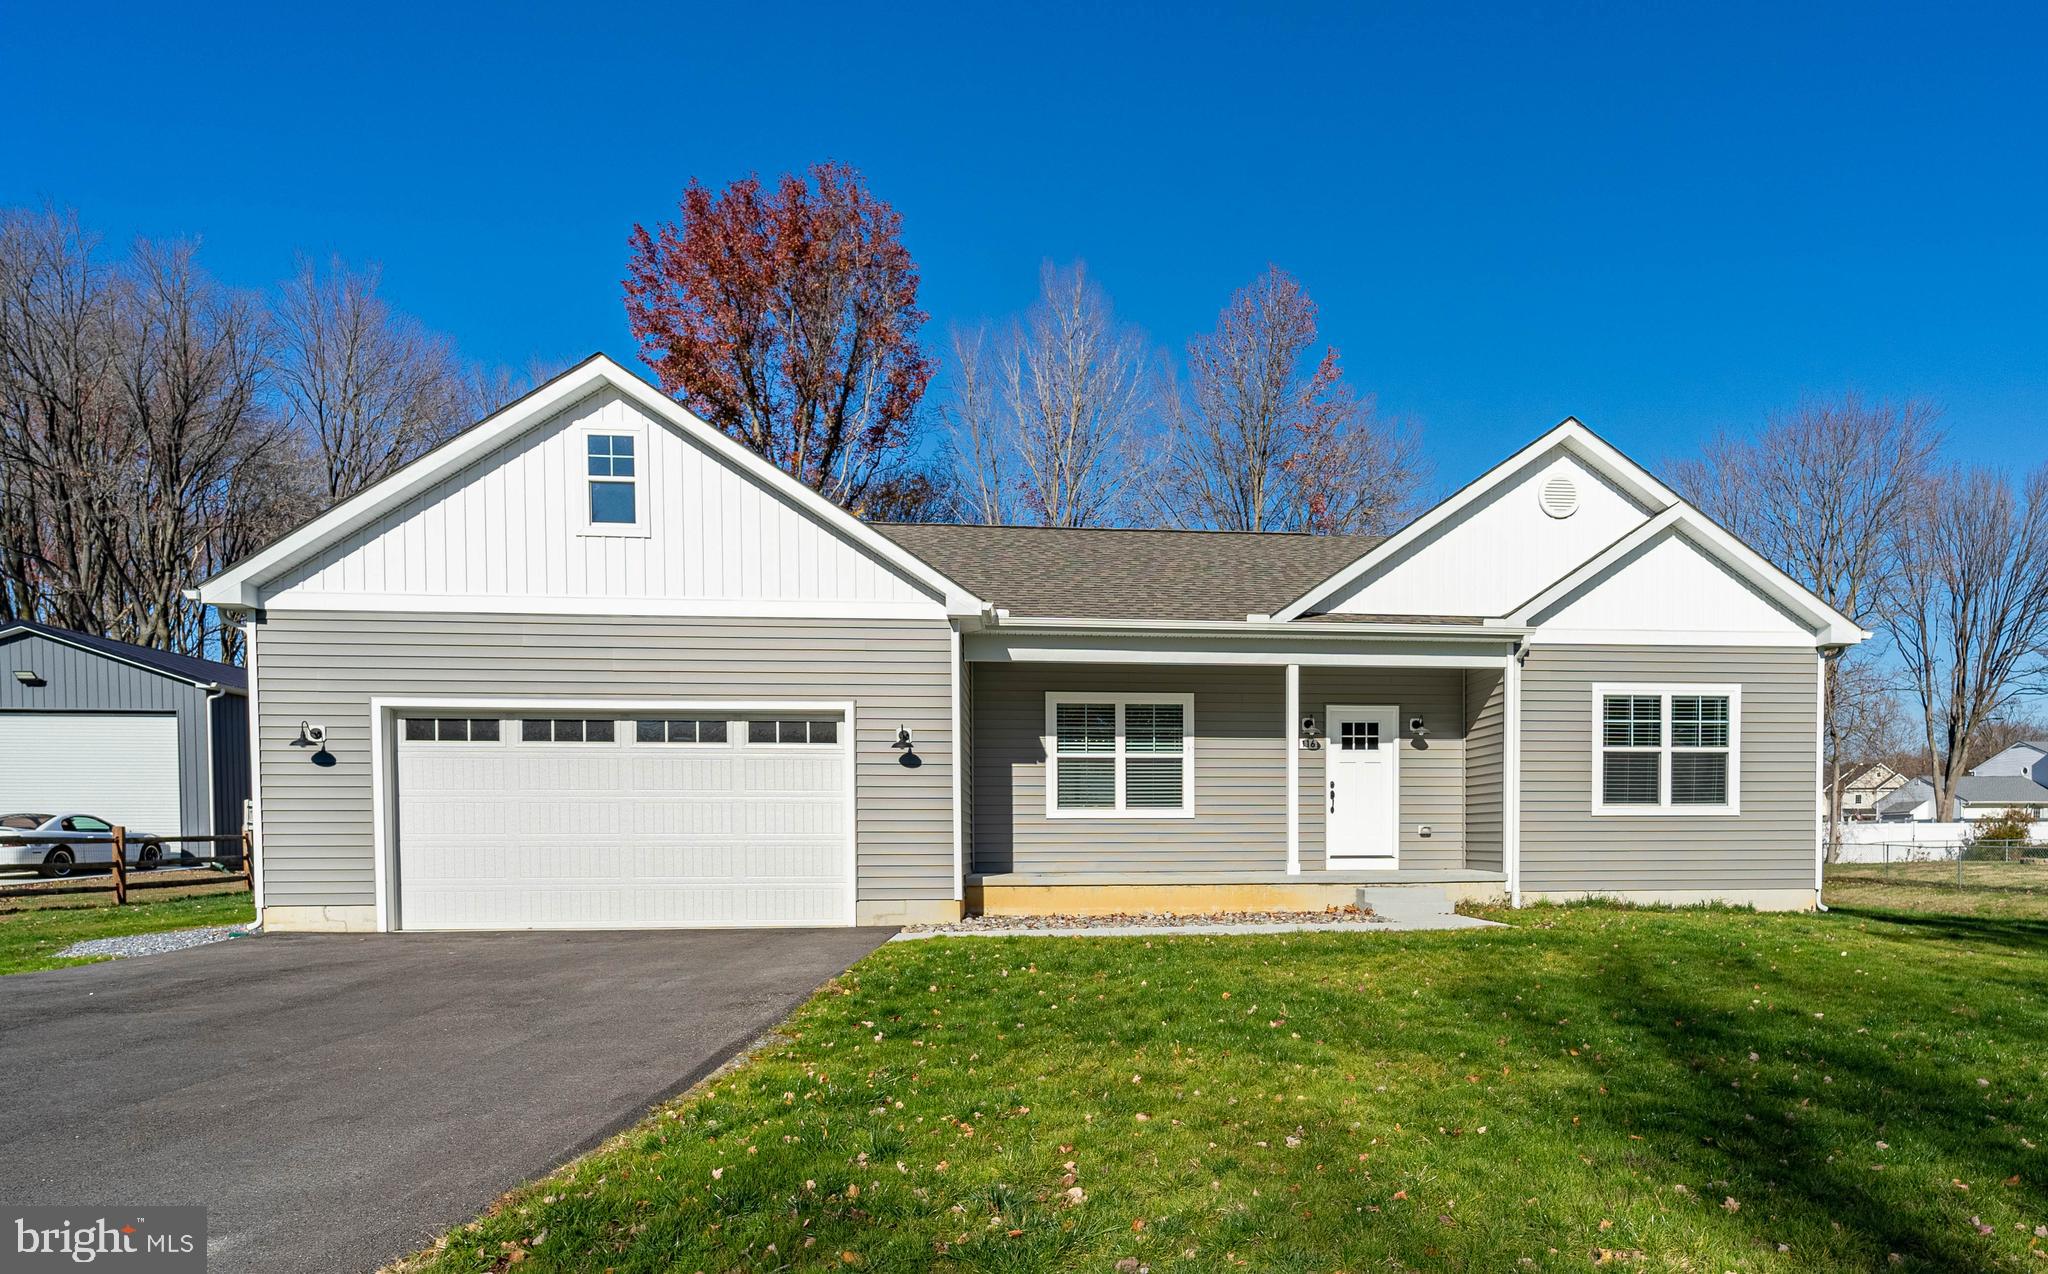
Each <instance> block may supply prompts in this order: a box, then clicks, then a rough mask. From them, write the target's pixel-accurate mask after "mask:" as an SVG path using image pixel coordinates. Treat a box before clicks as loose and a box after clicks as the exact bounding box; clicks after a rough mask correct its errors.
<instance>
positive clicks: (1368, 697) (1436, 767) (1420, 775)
mask: <svg viewBox="0 0 2048 1274" xmlns="http://www.w3.org/2000/svg"><path fill="white" fill-rule="evenodd" d="M1382 703H1390V704H1393V705H1395V706H1396V707H1398V708H1399V709H1400V715H1399V721H1400V736H1401V759H1400V770H1399V776H1398V778H1399V783H1400V805H1401V808H1400V813H1399V819H1400V830H1401V836H1400V845H1401V848H1400V860H1399V865H1400V866H1401V867H1403V868H1412V869H1415V870H1430V871H1433V870H1452V869H1456V868H1459V867H1464V866H1466V865H1467V864H1466V862H1465V684H1464V674H1462V673H1460V672H1458V671H1456V670H1455V669H1409V668H1385V669H1382V668H1303V669H1302V670H1301V710H1302V713H1303V714H1304V715H1307V714H1309V713H1314V714H1315V718H1316V724H1317V725H1318V726H1324V725H1325V724H1326V722H1327V720H1328V717H1327V716H1326V712H1327V710H1328V708H1329V706H1330V705H1331V704H1338V705H1360V706H1370V705H1373V704H1382ZM1414 716H1420V717H1421V718H1422V724H1423V725H1424V727H1425V728H1427V729H1428V731H1429V734H1428V736H1427V737H1426V738H1416V737H1414V736H1413V735H1411V734H1410V733H1409V732H1408V719H1409V718H1410V717H1414ZM1325 732H1326V733H1327V730H1326V731H1325ZM1324 755H1325V754H1324V753H1323V752H1321V751H1315V752H1304V753H1302V754H1301V869H1302V870H1303V871H1305V872H1308V871H1321V870H1323V869H1324V867H1325V866H1326V865H1327V863H1328V859H1327V855H1326V853H1325V846H1324V839H1325V831H1326V827H1327V822H1328V819H1327V809H1328V807H1327V806H1326V805H1325V804H1324V791H1325V784H1326V783H1327V779H1326V778H1325V777H1324V773H1323V757H1324ZM1423 827H1428V828H1429V829H1430V835H1429V836H1428V837H1427V838H1425V837H1424V836H1423V835H1422V833H1421V829H1422V828H1423Z"/></svg>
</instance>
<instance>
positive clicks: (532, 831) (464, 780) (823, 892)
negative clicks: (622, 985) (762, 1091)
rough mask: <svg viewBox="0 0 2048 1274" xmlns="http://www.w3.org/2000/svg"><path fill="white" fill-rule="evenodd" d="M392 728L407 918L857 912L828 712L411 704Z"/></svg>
mask: <svg viewBox="0 0 2048 1274" xmlns="http://www.w3.org/2000/svg"><path fill="white" fill-rule="evenodd" d="M397 731H398V745H397V746H398V767H397V771H398V772H397V782H398V801H397V808H398V844H397V858H398V884H399V890H398V907H397V927H399V928H404V929H637V928H670V927H676V928H681V927H704V928H720V927H736V926H754V925H843V924H848V923H851V920H852V914H853V884H852V875H853V870H852V869H853V854H852V850H851V848H850V844H851V841H850V836H849V822H848V818H849V813H850V811H849V809H848V806H847V768H846V767H847V756H848V754H847V750H846V743H845V734H846V731H845V727H844V723H843V722H842V721H841V720H839V719H838V717H837V716H836V715H833V714H796V713H789V712H779V713H775V714H762V715H759V716H747V715H741V714H737V713H735V714H731V715H724V714H718V713H713V714H708V715H705V714H700V715H665V716H659V717H656V716H642V717H634V718H626V717H619V718H612V717H590V716H546V717H519V716H513V715H510V714H507V715H505V716H502V717H496V716H483V717H479V716H473V715H465V716H459V717H457V716H450V717H426V716H417V715H410V714H403V715H401V716H400V718H399V720H398V722H397Z"/></svg>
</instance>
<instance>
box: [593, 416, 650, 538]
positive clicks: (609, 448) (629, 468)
mask: <svg viewBox="0 0 2048 1274" xmlns="http://www.w3.org/2000/svg"><path fill="white" fill-rule="evenodd" d="M585 446H586V447H587V448H588V455H587V456H586V463H587V464H588V466H589V472H590V524H591V525H592V526H632V525H634V524H635V523H637V522H639V520H640V514H639V506H640V475H639V472H638V469H637V467H636V466H637V465H638V463H639V461H638V457H636V456H635V455H634V454H633V452H634V438H633V435H632V434H601V433H593V434H590V435H588V436H587V437H586V438H585Z"/></svg>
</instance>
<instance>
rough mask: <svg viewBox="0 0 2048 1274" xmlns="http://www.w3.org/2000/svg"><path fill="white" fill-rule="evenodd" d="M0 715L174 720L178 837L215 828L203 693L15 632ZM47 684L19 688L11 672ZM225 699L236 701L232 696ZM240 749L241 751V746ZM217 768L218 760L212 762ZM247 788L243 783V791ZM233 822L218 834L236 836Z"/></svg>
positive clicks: (4, 659)
mask: <svg viewBox="0 0 2048 1274" xmlns="http://www.w3.org/2000/svg"><path fill="white" fill-rule="evenodd" d="M0 665H4V666H0V712H77V713H146V714H153V715H174V716H176V717H177V719H178V821H179V823H180V826H179V828H178V831H177V834H178V835H182V836H204V835H207V834H209V833H211V832H213V831H214V830H215V829H216V824H215V822H214V819H213V814H212V810H211V809H210V808H209V805H208V793H207V728H206V727H207V706H206V698H207V692H206V689H205V687H203V686H195V685H193V684H192V683H191V682H189V681H185V680H183V679H181V678H178V677H171V676H166V675H165V674H163V673H159V672H152V671H150V670H149V669H147V668H138V667H136V666H135V665H134V664H129V663H123V662H122V661H120V660H118V659H111V658H108V657H107V656H105V655H102V654H99V653H97V652H95V651H89V650H80V649H79V648H78V647H76V646H70V645H66V644H65V643H63V642H57V641H51V640H50V639H49V638H47V637H44V636H42V635H41V634H40V633H20V634H18V635H16V636H14V637H11V638H8V639H6V640H5V641H4V642H0ZM18 668H19V669H25V670H29V671H33V672H35V673H37V674H38V675H39V676H40V677H41V678H42V680H43V681H44V683H45V684H43V685H41V686H25V685H23V684H21V683H20V682H18V681H16V680H15V679H14V670H15V669H18ZM222 698H223V699H233V700H235V701H236V702H238V703H239V702H240V700H239V698H237V696H234V695H223V696H222ZM243 751H244V752H245V753H246V752H247V748H246V747H244V749H243ZM216 763H217V762H216ZM244 786H245V787H246V784H245V785H244ZM239 825H240V824H239V820H237V821H236V822H235V823H234V824H233V825H231V826H228V827H226V828H223V829H221V830H223V831H235V830H238V828H239Z"/></svg>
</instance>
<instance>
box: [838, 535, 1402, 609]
mask: <svg viewBox="0 0 2048 1274" xmlns="http://www.w3.org/2000/svg"><path fill="white" fill-rule="evenodd" d="M874 526H875V530H877V531H880V532H881V533H882V534H883V535H886V536H888V537H889V538H890V539H892V540H894V541H895V542H896V543H898V544H900V545H902V546H903V547H904V548H905V549H908V550H909V551H910V552H912V553H914V554H916V555H917V556H918V557H919V558H921V559H923V560H924V561H925V562H926V563H928V564H929V565H930V566H931V567H932V568H933V569H935V570H937V571H938V572H940V573H941V574H943V575H945V576H947V577H948V578H949V579H952V580H954V581H955V582H957V583H959V584H960V585H961V586H962V587H964V588H966V589H969V590H970V591H972V592H973V593H974V594H975V595H976V596H978V597H980V598H981V599H982V600H984V601H986V602H989V603H991V604H992V605H994V606H997V607H1000V608H1002V609H1005V610H1008V611H1009V612H1010V613H1011V614H1013V615H1016V616H1018V617H1020V618H1021V617H1025V616H1031V617H1037V618H1042V619H1138V620H1144V619H1235V620H1242V619H1243V618H1244V617H1245V616H1246V615H1265V614H1270V613H1272V612H1273V611H1275V610H1277V609H1279V608H1280V607H1282V606H1285V605H1286V604H1287V603H1289V602H1291V601H1293V600H1294V599H1295V598H1297V597H1299V596H1301V595H1302V594H1303V593H1306V592H1307V591H1308V590H1309V589H1310V588H1312V587H1314V586H1315V585H1317V584H1319V583H1321V582H1322V581H1324V580H1326V579H1328V578H1329V577H1330V576H1332V575H1334V574H1336V573H1337V572H1338V571H1340V570H1342V569H1343V568H1344V567H1346V566H1348V565H1350V563H1351V562H1353V561H1354V560H1356V559H1357V558H1358V557H1359V556H1361V555H1362V554H1364V553H1365V552H1366V551H1367V550H1368V549H1370V548H1372V547H1373V546H1374V545H1376V544H1378V543H1379V542H1380V540H1381V539H1382V537H1380V536H1377V535H1288V534H1277V533H1272V532H1249V531H1127V530H1107V529H1097V528H1083V529H1066V528H1058V527H1037V526H942V525H935V524H925V523H902V522H896V523H891V522H882V523H876V524H874ZM1351 618H1354V619H1355V618H1362V617H1358V616H1353V617H1351Z"/></svg>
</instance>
